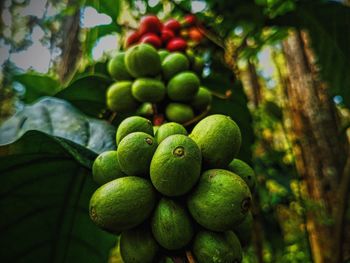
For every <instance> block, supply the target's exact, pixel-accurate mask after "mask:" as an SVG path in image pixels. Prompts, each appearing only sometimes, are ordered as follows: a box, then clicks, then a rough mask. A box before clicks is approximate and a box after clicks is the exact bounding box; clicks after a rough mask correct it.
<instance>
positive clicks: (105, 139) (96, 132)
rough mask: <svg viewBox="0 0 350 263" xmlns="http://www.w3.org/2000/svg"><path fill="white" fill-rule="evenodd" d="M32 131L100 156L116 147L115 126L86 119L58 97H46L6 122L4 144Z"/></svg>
mask: <svg viewBox="0 0 350 263" xmlns="http://www.w3.org/2000/svg"><path fill="white" fill-rule="evenodd" d="M30 130H39V131H42V132H45V133H47V134H50V135H53V136H56V137H60V138H65V139H68V140H70V141H72V142H75V143H77V144H79V145H82V146H83V147H86V148H88V149H91V150H93V151H94V152H96V153H101V152H103V151H106V150H111V149H114V148H115V143H114V141H115V139H114V136H115V128H114V127H113V126H111V125H109V124H108V123H107V122H105V121H101V120H96V119H93V118H89V117H86V116H85V115H83V114H81V113H80V112H79V111H78V110H76V109H75V108H74V107H73V106H72V105H71V104H69V103H68V102H66V101H63V100H60V99H57V98H52V97H46V98H43V99H41V100H39V101H38V102H37V103H35V104H33V105H28V106H25V107H24V109H23V110H21V111H20V112H18V113H17V114H15V115H14V116H13V117H12V118H10V119H9V120H7V121H5V122H4V123H3V125H2V126H1V127H0V145H1V144H7V143H10V142H13V141H15V140H17V139H18V138H19V137H21V136H22V135H23V134H24V133H26V132H27V131H30Z"/></svg>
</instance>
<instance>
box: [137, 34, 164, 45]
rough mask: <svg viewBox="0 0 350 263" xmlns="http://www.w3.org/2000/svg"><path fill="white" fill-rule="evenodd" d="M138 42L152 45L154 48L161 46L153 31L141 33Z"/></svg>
mask: <svg viewBox="0 0 350 263" xmlns="http://www.w3.org/2000/svg"><path fill="white" fill-rule="evenodd" d="M140 42H141V43H147V44H150V45H152V46H154V47H155V48H160V47H161V46H162V41H161V40H160V38H159V37H158V36H157V35H156V34H154V33H147V34H145V35H143V36H142V37H141V40H140Z"/></svg>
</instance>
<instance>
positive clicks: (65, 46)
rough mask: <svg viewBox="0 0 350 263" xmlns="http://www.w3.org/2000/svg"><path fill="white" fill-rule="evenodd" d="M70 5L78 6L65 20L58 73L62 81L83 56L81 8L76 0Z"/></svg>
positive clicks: (69, 3) (68, 75)
mask: <svg viewBox="0 0 350 263" xmlns="http://www.w3.org/2000/svg"><path fill="white" fill-rule="evenodd" d="M67 5H70V6H72V5H73V6H76V11H75V13H74V14H73V15H71V16H67V17H66V18H65V19H64V20H63V25H62V35H61V41H62V42H61V45H60V46H61V49H62V55H61V60H60V63H59V65H58V75H59V78H60V80H61V82H63V83H64V82H66V81H67V80H68V79H69V77H70V76H71V74H72V73H73V72H75V69H76V65H77V62H78V60H79V58H80V56H81V50H80V42H79V33H80V25H79V23H80V8H79V6H78V5H77V3H76V0H69V1H68V4H67Z"/></svg>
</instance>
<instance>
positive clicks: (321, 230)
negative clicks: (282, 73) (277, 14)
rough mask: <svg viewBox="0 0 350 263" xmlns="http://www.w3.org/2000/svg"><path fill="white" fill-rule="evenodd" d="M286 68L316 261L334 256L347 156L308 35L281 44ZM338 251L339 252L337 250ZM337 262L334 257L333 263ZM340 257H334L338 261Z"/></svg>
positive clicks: (298, 34)
mask: <svg viewBox="0 0 350 263" xmlns="http://www.w3.org/2000/svg"><path fill="white" fill-rule="evenodd" d="M283 52H284V54H285V57H286V64H287V69H288V82H287V85H286V93H287V95H288V99H289V105H288V106H289V110H290V118H291V122H292V134H293V151H294V153H295V158H296V167H297V170H298V173H299V174H300V176H301V178H302V181H303V182H304V184H305V189H306V191H305V192H306V193H305V198H306V203H307V204H308V207H307V226H306V228H307V231H308V233H309V239H310V244H311V249H312V256H313V260H314V262H316V263H329V262H342V261H341V260H340V258H339V259H335V258H336V257H334V255H335V253H337V251H336V250H338V251H341V246H339V247H334V244H335V243H336V242H335V240H333V238H332V237H333V236H334V232H333V231H334V230H335V229H336V227H335V224H334V208H335V206H336V205H335V204H337V202H336V201H337V199H338V195H337V194H338V189H339V186H340V181H341V180H342V173H343V168H344V164H345V161H346V156H347V155H346V154H347V141H346V140H344V138H341V136H340V133H339V125H338V120H337V115H336V110H335V108H334V105H333V103H332V101H331V98H330V97H329V96H328V94H327V90H326V85H325V83H324V82H322V81H320V80H319V78H318V76H319V70H318V68H317V66H316V64H315V62H316V60H315V55H314V53H313V51H312V50H311V48H310V41H309V39H308V35H307V34H306V33H304V32H298V31H293V32H291V33H290V35H289V37H288V38H287V39H286V40H285V41H284V42H283ZM340 254H341V253H340ZM335 260H336V261H335ZM338 260H339V261H338Z"/></svg>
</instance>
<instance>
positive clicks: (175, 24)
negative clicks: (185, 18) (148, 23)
mask: <svg viewBox="0 0 350 263" xmlns="http://www.w3.org/2000/svg"><path fill="white" fill-rule="evenodd" d="M163 28H166V29H170V30H171V31H173V32H175V33H178V32H179V31H180V29H181V24H180V22H179V21H177V20H176V19H173V18H172V19H169V20H168V21H166V22H165V23H164V27H163Z"/></svg>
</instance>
